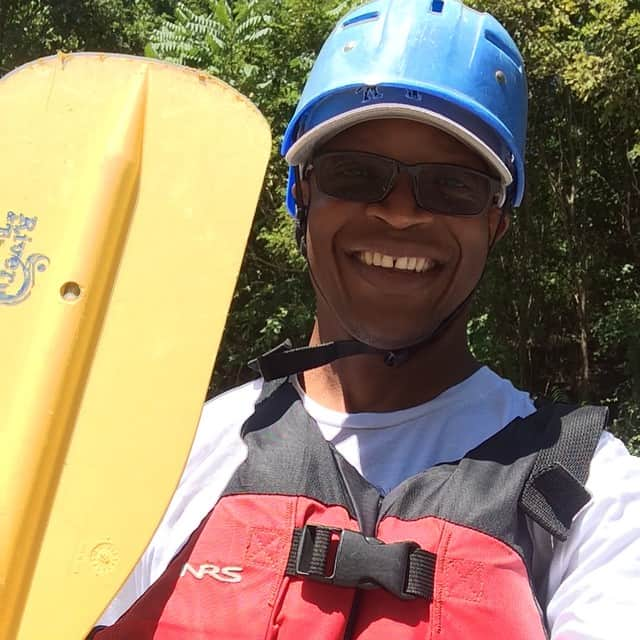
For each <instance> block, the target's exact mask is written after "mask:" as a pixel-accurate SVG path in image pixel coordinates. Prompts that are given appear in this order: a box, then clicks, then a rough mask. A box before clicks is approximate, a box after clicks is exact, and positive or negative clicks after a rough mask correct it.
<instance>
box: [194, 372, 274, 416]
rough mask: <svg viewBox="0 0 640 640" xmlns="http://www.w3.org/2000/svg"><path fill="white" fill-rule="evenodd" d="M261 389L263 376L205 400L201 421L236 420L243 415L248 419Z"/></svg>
mask: <svg viewBox="0 0 640 640" xmlns="http://www.w3.org/2000/svg"><path fill="white" fill-rule="evenodd" d="M261 390H262V378H257V379H256V380H251V381H250V382H247V383H245V384H242V385H240V386H238V387H233V388H232V389H229V390H228V391H225V392H223V393H220V394H219V395H216V396H214V397H213V398H211V399H210V400H207V402H205V404H204V407H203V408H202V415H201V417H200V422H203V421H205V422H208V421H210V420H218V419H221V420H226V419H229V420H232V421H234V422H235V421H237V419H238V418H240V417H242V416H244V419H245V420H246V418H248V417H249V416H250V415H251V414H252V413H253V410H254V407H255V403H256V401H257V399H258V397H259V396H260V391H261ZM243 421H244V420H243Z"/></svg>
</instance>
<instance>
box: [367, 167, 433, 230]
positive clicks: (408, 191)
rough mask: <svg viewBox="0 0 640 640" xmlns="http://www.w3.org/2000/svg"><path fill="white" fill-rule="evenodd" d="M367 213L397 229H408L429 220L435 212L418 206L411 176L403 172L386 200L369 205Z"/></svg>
mask: <svg viewBox="0 0 640 640" xmlns="http://www.w3.org/2000/svg"><path fill="white" fill-rule="evenodd" d="M367 215H370V216H373V217H376V218H378V219H380V220H383V221H384V222H386V223H387V224H388V225H390V226H392V227H395V228H397V229H406V228H408V227H412V226H414V225H416V224H424V223H425V222H428V221H429V219H430V218H431V217H432V215H433V214H431V213H429V212H428V211H426V210H425V209H422V208H421V207H419V206H418V203H417V202H416V199H415V196H414V194H413V184H412V181H411V177H410V176H409V175H407V174H406V173H401V174H400V175H399V176H397V177H396V181H395V183H394V185H393V187H392V189H391V192H390V193H389V195H387V197H386V198H385V199H384V200H382V201H381V202H374V203H371V204H369V205H367Z"/></svg>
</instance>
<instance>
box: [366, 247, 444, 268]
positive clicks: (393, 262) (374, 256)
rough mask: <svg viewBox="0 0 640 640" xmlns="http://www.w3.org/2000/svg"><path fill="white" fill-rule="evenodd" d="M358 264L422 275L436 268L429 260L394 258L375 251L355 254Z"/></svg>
mask: <svg viewBox="0 0 640 640" xmlns="http://www.w3.org/2000/svg"><path fill="white" fill-rule="evenodd" d="M357 255H358V258H359V260H360V262H364V263H365V264H368V265H373V266H375V267H383V268H384V269H400V270H402V271H416V272H417V273H423V272H424V271H429V270H430V269H433V268H434V267H435V266H436V263H435V262H434V261H433V260H431V259H429V258H409V257H407V256H402V257H400V258H395V257H394V256H388V255H385V254H383V253H378V252H377V251H361V252H360V253H358V254H357Z"/></svg>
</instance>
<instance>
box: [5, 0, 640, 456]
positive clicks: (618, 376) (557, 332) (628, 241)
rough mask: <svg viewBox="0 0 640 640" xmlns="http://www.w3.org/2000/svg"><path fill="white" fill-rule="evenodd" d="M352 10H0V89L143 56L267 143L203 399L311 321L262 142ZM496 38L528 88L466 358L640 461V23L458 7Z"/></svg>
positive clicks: (24, 1) (240, 0)
mask: <svg viewBox="0 0 640 640" xmlns="http://www.w3.org/2000/svg"><path fill="white" fill-rule="evenodd" d="M356 4H358V3H357V2H349V1H348V0H347V1H343V2H340V1H338V0H323V2H322V3H310V2H302V1H301V0H270V1H268V0H184V1H182V2H178V1H176V0H133V1H125V0H73V1H72V0H56V1H50V2H47V1H45V0H2V3H1V4H0V73H4V72H7V71H8V70H10V69H12V68H14V67H15V66H17V65H19V64H21V63H23V62H26V61H27V60H30V59H32V58H35V57H38V56H41V55H47V54H51V53H55V51H56V50H58V49H62V50H79V49H85V50H105V51H106V50H110V51H119V52H124V53H133V54H138V55H141V54H144V55H148V56H153V57H159V58H163V59H167V60H170V61H174V62H178V63H182V64H188V65H191V66H195V67H199V68H202V69H206V70H207V71H210V72H211V73H213V74H215V75H218V76H219V77H221V78H223V79H224V80H226V81H227V82H229V83H230V84H232V85H233V86H234V87H236V88H238V89H239V90H240V91H241V92H243V93H244V94H246V95H248V96H249V97H250V98H251V99H252V100H253V101H254V102H255V103H256V104H257V105H258V107H259V108H260V109H261V110H262V112H263V113H264V114H265V116H266V117H267V119H268V120H269V122H270V123H271V126H272V129H273V132H274V147H273V158H272V162H271V165H270V168H269V171H268V173H267V176H266V179H265V185H264V189H263V193H262V197H261V200H260V204H259V207H258V212H257V216H256V220H255V224H254V227H253V232H252V235H251V239H250V243H249V246H248V249H247V253H246V256H245V260H244V265H243V269H242V272H241V274H240V278H239V281H238V286H237V289H236V294H235V298H234V304H233V308H232V311H231V314H230V317H229V321H228V324H227V329H226V332H225V337H224V340H223V345H222V347H221V350H220V353H219V356H218V361H217V363H216V368H215V373H214V376H213V378H212V383H211V387H210V393H211V394H212V393H216V392H218V391H221V390H223V389H226V388H228V387H231V386H233V385H235V384H237V383H240V382H243V381H245V380H247V379H249V378H250V377H252V373H251V372H250V371H249V370H248V369H247V368H246V366H245V363H246V361H247V360H248V359H249V358H250V357H252V356H253V355H255V354H257V353H261V352H263V351H266V350H267V349H269V348H270V347H271V346H273V345H275V344H276V343H278V342H280V341H281V340H283V339H284V338H285V337H290V338H292V340H293V341H294V342H295V343H298V344H302V343H303V342H304V341H305V339H306V336H307V333H308V331H309V328H310V326H311V322H312V318H313V306H312V304H313V303H312V295H311V287H310V284H309V281H308V277H307V275H306V273H305V269H304V263H303V261H302V259H301V258H300V257H299V255H298V253H297V250H296V247H295V244H294V242H293V239H292V238H293V224H292V221H291V219H290V218H289V217H288V215H287V214H286V213H285V210H284V206H283V204H282V203H283V198H284V188H285V177H286V167H285V165H284V163H283V161H282V160H281V159H280V158H279V156H278V151H277V147H278V143H279V136H280V135H281V134H282V132H283V131H284V128H285V126H286V123H287V121H288V119H289V118H290V116H291V114H292V113H293V110H294V108H295V104H296V101H297V98H298V96H299V93H300V90H301V88H302V86H303V83H304V78H305V76H306V74H307V73H308V71H309V69H310V68H311V65H312V63H313V59H314V56H315V54H316V53H317V51H318V49H319V47H320V45H321V44H322V42H323V40H324V38H325V37H326V35H327V34H328V33H329V31H330V29H331V28H332V26H333V24H334V23H335V22H336V20H337V19H338V17H339V16H340V15H341V14H342V13H344V12H345V11H346V10H347V9H348V8H350V7H351V6H354V5H356ZM473 4H474V6H476V7H477V8H479V9H483V10H488V11H490V12H491V13H493V14H494V15H495V16H496V17H497V18H498V19H500V20H501V21H502V22H503V24H505V26H506V27H507V29H508V30H509V31H510V32H511V33H512V34H513V36H514V39H515V40H516V42H517V43H518V45H519V46H520V48H521V50H522V53H523V55H524V58H525V62H526V67H527V71H528V76H529V88H530V95H531V100H530V125H529V136H528V149H527V165H528V175H527V178H528V186H527V196H526V198H525V201H524V203H523V205H522V206H521V207H520V208H519V209H518V210H517V211H515V213H514V216H513V222H512V225H511V230H510V232H509V234H507V237H506V239H505V240H504V241H503V242H501V243H500V246H499V247H497V249H496V251H495V255H494V256H493V259H492V262H491V266H490V268H489V269H488V271H487V274H486V275H485V279H484V281H483V285H482V287H481V290H480V291H479V292H478V294H477V296H476V301H475V305H474V314H473V319H472V322H471V325H470V332H469V333H470V340H471V343H472V345H473V348H474V351H475V353H476V354H477V355H478V357H479V358H481V359H482V360H483V361H485V362H487V363H489V364H490V365H491V366H493V367H494V368H495V369H496V370H497V371H498V372H500V373H501V374H502V375H505V376H507V377H509V378H511V379H512V380H513V381H514V383H515V384H516V385H517V386H520V387H522V388H527V389H529V390H531V391H532V392H533V393H534V394H535V395H538V396H547V397H550V398H552V399H556V400H563V399H567V400H569V399H570V400H577V401H591V402H606V403H608V404H610V405H611V407H612V409H613V415H614V425H613V429H614V431H616V432H617V433H618V434H619V435H621V436H622V437H623V438H624V439H625V441H626V442H627V443H628V445H629V446H630V447H631V448H632V450H634V451H636V452H640V181H639V179H640V175H639V171H640V109H638V104H640V8H639V7H638V3H637V2H632V1H628V0H589V1H586V0H557V1H556V2H554V3H548V2H546V1H545V0H474V1H473Z"/></svg>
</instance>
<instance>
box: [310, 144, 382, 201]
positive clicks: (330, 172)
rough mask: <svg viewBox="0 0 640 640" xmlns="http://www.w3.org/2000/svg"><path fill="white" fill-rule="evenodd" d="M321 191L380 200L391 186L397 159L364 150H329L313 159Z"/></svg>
mask: <svg viewBox="0 0 640 640" xmlns="http://www.w3.org/2000/svg"><path fill="white" fill-rule="evenodd" d="M313 169H314V173H315V176H316V182H317V184H318V187H319V188H320V190H321V191H323V192H324V193H326V194H327V195H330V196H333V197H334V198H340V199H341V200H355V201H356V202H378V201H380V200H382V199H383V198H384V197H385V196H386V195H387V191H388V189H389V185H390V184H391V181H392V180H393V178H394V175H395V163H394V162H393V160H390V159H389V160H387V159H386V158H381V157H379V156H372V155H367V154H364V153H362V154H360V153H353V152H352V153H339V152H337V153H325V154H322V155H321V156H318V157H317V158H315V159H314V160H313Z"/></svg>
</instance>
